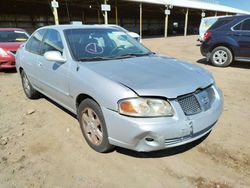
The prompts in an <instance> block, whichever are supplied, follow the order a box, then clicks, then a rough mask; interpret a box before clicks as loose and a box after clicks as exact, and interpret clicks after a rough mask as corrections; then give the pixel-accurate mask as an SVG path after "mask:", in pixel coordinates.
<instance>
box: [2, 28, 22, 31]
mask: <svg viewBox="0 0 250 188" xmlns="http://www.w3.org/2000/svg"><path fill="white" fill-rule="evenodd" d="M0 31H25V30H24V29H21V28H14V27H11V28H0Z"/></svg>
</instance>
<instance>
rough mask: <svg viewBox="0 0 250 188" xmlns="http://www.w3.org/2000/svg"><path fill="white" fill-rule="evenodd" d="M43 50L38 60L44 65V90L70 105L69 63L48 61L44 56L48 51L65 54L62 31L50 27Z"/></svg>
mask: <svg viewBox="0 0 250 188" xmlns="http://www.w3.org/2000/svg"><path fill="white" fill-rule="evenodd" d="M41 51H42V52H41V53H42V56H40V57H39V59H38V61H39V63H40V64H41V66H42V69H41V71H42V72H41V82H42V87H43V90H44V91H45V93H46V94H48V95H49V96H50V97H52V98H53V99H54V100H56V101H57V102H60V103H62V104H64V105H66V106H68V107H69V106H70V95H69V74H70V66H69V63H67V62H64V63H62V62H56V61H48V60H47V59H45V57H44V56H43V55H44V53H46V52H48V51H59V52H60V53H61V54H62V55H63V51H64V46H63V42H62V38H61V36H60V33H59V32H58V31H57V30H55V29H48V31H47V32H46V35H45V37H44V39H43V45H42V50H41Z"/></svg>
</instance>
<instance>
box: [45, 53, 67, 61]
mask: <svg viewBox="0 0 250 188" xmlns="http://www.w3.org/2000/svg"><path fill="white" fill-rule="evenodd" d="M44 57H45V59H47V60H48V61H57V62H62V63H64V62H66V59H65V58H64V57H63V56H62V54H61V52H59V51H48V52H45V54H44Z"/></svg>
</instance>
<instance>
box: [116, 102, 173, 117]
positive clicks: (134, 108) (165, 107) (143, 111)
mask: <svg viewBox="0 0 250 188" xmlns="http://www.w3.org/2000/svg"><path fill="white" fill-rule="evenodd" d="M118 108H119V113H120V114H123V115H127V116H135V117H162V116H173V115H174V110H173V108H172V106H171V105H170V103H169V102H168V101H165V100H162V99H152V98H132V99H123V100H121V101H119V102H118Z"/></svg>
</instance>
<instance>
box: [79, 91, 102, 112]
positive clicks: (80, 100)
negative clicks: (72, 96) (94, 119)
mask: <svg viewBox="0 0 250 188" xmlns="http://www.w3.org/2000/svg"><path fill="white" fill-rule="evenodd" d="M85 99H92V100H93V101H95V102H96V103H97V104H98V105H99V106H100V104H99V103H98V102H97V100H95V99H94V98H93V97H92V96H90V95H88V94H85V93H81V94H79V95H78V96H77V97H76V100H75V104H76V109H78V107H79V105H80V104H81V102H82V101H83V100H85Z"/></svg>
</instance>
